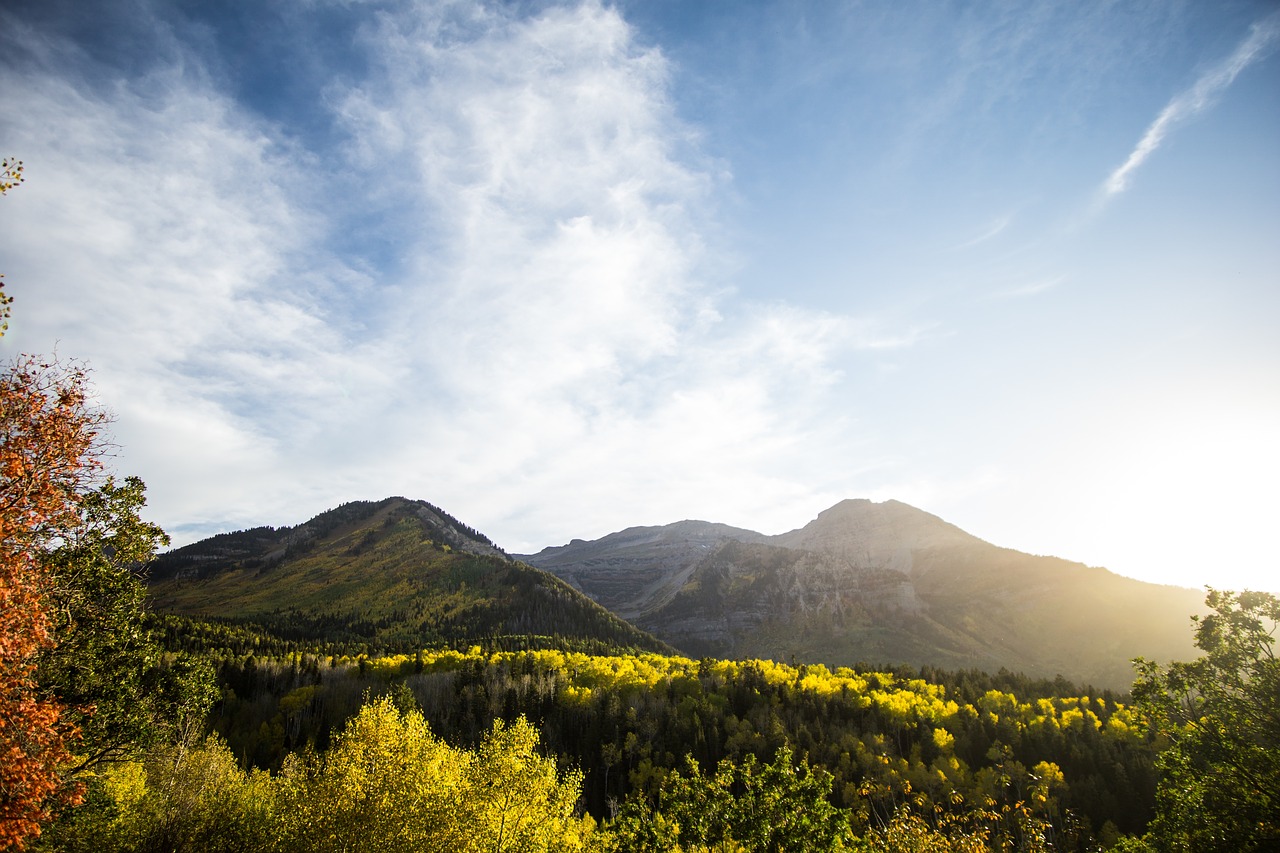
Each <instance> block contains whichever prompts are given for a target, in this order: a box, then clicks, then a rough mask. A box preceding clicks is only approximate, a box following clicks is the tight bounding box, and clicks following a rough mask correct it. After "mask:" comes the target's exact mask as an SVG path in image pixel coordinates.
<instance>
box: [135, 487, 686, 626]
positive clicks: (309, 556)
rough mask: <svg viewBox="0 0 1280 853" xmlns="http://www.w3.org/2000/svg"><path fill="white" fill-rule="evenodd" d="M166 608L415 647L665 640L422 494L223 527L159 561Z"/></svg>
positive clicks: (154, 580)
mask: <svg viewBox="0 0 1280 853" xmlns="http://www.w3.org/2000/svg"><path fill="white" fill-rule="evenodd" d="M148 575H149V577H148V586H149V590H150V594H151V598H152V603H153V607H154V609H155V610H156V611H157V612H160V613H173V614H178V615H182V616H191V617H198V618H221V619H233V620H236V621H245V622H251V623H254V624H257V625H261V626H263V627H264V628H266V629H267V630H269V631H271V632H272V633H274V634H276V635H277V636H281V637H285V638H288V639H297V640H307V641H317V642H325V641H329V642H348V643H350V642H357V643H359V642H364V643H368V644H370V645H376V646H380V647H382V648H398V649H414V648H422V647H423V646H426V645H432V644H439V643H461V642H466V641H469V640H475V641H483V640H486V639H492V638H494V637H496V636H501V635H539V636H552V635H554V636H557V637H560V638H563V639H565V640H566V641H567V642H569V643H574V642H593V643H604V644H609V645H614V646H617V647H619V648H638V649H645V650H652V651H661V650H664V649H666V646H665V645H664V644H662V643H660V642H658V641H657V640H655V639H654V638H653V637H651V636H649V635H647V634H645V633H643V632H641V631H639V630H637V629H635V628H634V627H633V626H631V625H629V624H627V623H626V622H624V621H622V620H621V619H618V618H617V617H616V616H614V615H613V614H612V613H609V612H608V611H607V610H605V609H604V608H603V607H601V606H600V605H598V604H596V603H595V602H593V601H591V600H590V599H589V598H587V597H586V596H584V595H582V594H581V593H579V592H577V591H575V590H573V589H572V588H571V587H569V586H568V585H567V584H565V583H564V582H563V581H561V580H559V579H558V578H556V577H554V576H553V575H550V574H548V573H546V572H544V571H542V570H540V569H535V568H533V567H531V566H528V565H524V564H522V563H519V562H516V561H514V560H511V559H510V558H508V557H507V556H506V555H504V554H502V552H501V551H500V550H499V549H498V548H496V547H495V546H494V545H493V544H492V543H491V542H489V540H488V539H486V538H485V537H484V536H483V535H481V534H480V533H478V532H476V531H474V530H472V529H471V528H469V527H467V526H466V525H463V524H462V523H461V522H458V521H457V520H456V519H454V518H452V517H451V516H449V515H448V514H447V513H445V512H443V511H442V510H440V509H438V508H436V507H433V506H431V505H430V504H427V503H424V502H421V501H409V500H406V499H404V498H398V497H397V498H388V499H386V500H383V501H380V502H377V503H370V502H357V503H350V504H344V505H343V506H341V507H338V508H337V509H334V510H330V511H329V512H326V513H323V514H321V515H319V516H317V517H316V518H314V519H312V520H311V521H308V522H306V523H305V524H301V525H298V526H297V527H286V528H279V529H273V528H268V527H261V528H255V529H253V530H245V531H240V532H237V533H228V534H222V535H219V536H214V537H212V538H210V539H206V540H204V541H201V542H197V543H195V544H192V545H188V546H186V547H185V548H179V549H176V550H174V551H171V552H169V553H167V554H163V555H161V556H160V557H158V558H157V559H156V560H155V561H154V562H153V563H152V564H151V566H150V567H149V572H148Z"/></svg>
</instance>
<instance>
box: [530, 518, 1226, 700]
mask: <svg viewBox="0 0 1280 853" xmlns="http://www.w3.org/2000/svg"><path fill="white" fill-rule="evenodd" d="M521 559H524V560H525V561H527V562H529V563H530V564H532V565H535V566H539V567H542V568H546V569H547V570H548V571H551V572H553V573H555V574H557V575H560V576H561V577H563V578H565V580H567V581H568V582H569V583H571V584H573V585H574V586H575V587H576V588H578V589H581V590H582V591H584V592H585V593H587V594H588V595H590V596H591V597H592V598H595V599H596V600H597V601H599V602H600V603H602V604H604V605H605V606H607V607H609V608H610V609H613V610H615V612H618V613H620V614H623V615H625V616H627V617H628V618H629V619H631V620H632V621H634V622H635V624H637V625H638V626H640V627H642V628H644V629H645V630H648V631H651V632H652V633H653V634H655V635H656V636H658V637H659V638H661V639H663V640H665V641H666V642H668V643H670V644H672V645H673V646H676V647H677V648H679V649H681V650H682V651H684V652H686V653H687V654H690V655H694V656H701V655H714V656H724V657H767V658H773V659H777V660H783V661H790V660H795V661H797V662H822V663H827V664H831V665H849V664H853V663H856V662H870V663H890V664H911V665H932V666H939V667H944V668H949V669H957V668H978V669H983V670H987V671H992V672H994V671H997V670H999V669H1001V668H1007V669H1009V670H1012V671H1021V672H1025V673H1027V674H1029V675H1034V676H1040V677H1049V678H1052V677H1054V676H1056V675H1063V676H1066V677H1067V678H1070V679H1072V680H1075V681H1079V682H1082V683H1092V684H1095V685H1099V686H1104V687H1111V688H1116V689H1125V688H1127V687H1128V686H1129V684H1130V683H1131V682H1132V680H1133V670H1132V666H1131V664H1130V659H1131V658H1133V657H1135V656H1138V655H1142V656H1146V657H1152V658H1155V659H1158V660H1168V659H1173V658H1186V657H1187V656H1189V655H1194V647H1193V645H1192V642H1191V638H1190V637H1191V632H1190V631H1189V617H1190V615H1191V614H1193V613H1198V612H1200V611H1201V609H1202V607H1203V594H1202V593H1201V592H1200V591H1197V590H1189V589H1181V588H1177V587H1168V586H1160V585H1156V584H1149V583H1143V582H1141V581H1137V580H1132V579H1129V578H1124V577H1121V576H1119V575H1116V574H1113V573H1111V572H1108V571H1106V570H1105V569H1099V568H1090V567H1088V566H1084V565H1082V564H1080V563H1073V562H1069V561H1067V560H1061V559H1058V558H1055V557H1039V556H1032V555H1029V554H1023V553H1020V552H1018V551H1013V550H1010V549H1007V548H1000V547H997V546H995V545H992V544H990V543H988V542H984V541H983V540H981V539H979V538H977V537H975V536H972V535H970V534H969V533H966V532H965V531H963V530H961V529H960V528H958V527H956V526H954V525H952V524H949V523H948V522H946V521H943V520H942V519H940V518H938V517H937V516H934V515H931V514H930V513H927V512H924V511H923V510H919V509H916V508H915V507H912V506H909V505H907V504H904V503H901V502H899V501H885V502H883V503H875V502H872V501H868V500H846V501H841V502H840V503H838V504H836V505H835V506H833V507H831V508H830V509H828V510H826V511H824V512H822V513H821V514H819V516H818V517H817V518H816V519H814V520H813V521H811V522H809V523H808V524H806V525H805V526H804V527H801V528H799V529H797V530H792V531H790V532H787V533H783V534H780V535H777V536H764V535H762V534H759V533H755V532H753V531H747V530H742V529H740V528H733V527H728V526H726V525H717V524H711V523H709V522H698V521H683V522H677V523H676V524H672V525H667V526H665V527H648V528H630V529H628V530H625V531H622V532H620V533H615V534H610V535H609V536H605V537H602V538H601V539H598V540H595V541H592V542H585V541H582V540H575V541H574V542H571V543H570V544H568V545H565V546H561V547H559V548H547V549H544V550H543V551H541V552H539V553H538V554H530V555H524V556H522V557H521Z"/></svg>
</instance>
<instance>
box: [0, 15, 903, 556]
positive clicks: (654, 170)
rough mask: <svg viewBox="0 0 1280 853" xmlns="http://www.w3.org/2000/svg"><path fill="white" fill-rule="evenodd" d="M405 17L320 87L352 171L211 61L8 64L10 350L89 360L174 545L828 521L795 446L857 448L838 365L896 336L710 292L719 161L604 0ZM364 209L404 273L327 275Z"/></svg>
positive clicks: (518, 541) (518, 542) (537, 539)
mask: <svg viewBox="0 0 1280 853" xmlns="http://www.w3.org/2000/svg"><path fill="white" fill-rule="evenodd" d="M406 8H407V10H406V11H400V12H396V13H394V14H392V13H388V14H385V15H383V16H381V17H380V18H379V19H378V21H379V23H378V25H377V27H376V28H373V29H370V30H369V31H368V32H366V33H364V34H363V36H362V38H363V39H364V44H365V46H366V48H367V50H368V51H369V53H370V58H371V59H372V63H371V64H372V67H373V69H374V70H373V71H372V72H371V73H370V75H369V76H368V77H367V78H365V79H363V80H360V81H358V83H357V84H356V85H351V86H347V87H346V88H343V87H341V86H338V85H336V84H335V85H334V86H332V87H331V88H330V89H329V91H328V93H327V97H328V98H329V99H330V103H331V104H332V105H333V107H334V109H335V110H336V111H337V113H338V115H339V116H340V119H341V121H342V123H343V124H342V126H343V127H344V128H345V130H346V132H347V133H348V142H347V143H346V151H345V156H344V158H342V159H341V163H340V167H336V168H335V167H333V166H332V165H329V161H327V160H326V158H325V157H324V156H322V155H321V153H320V152H317V151H315V150H308V149H306V148H304V147H303V145H305V143H306V141H305V140H303V141H301V142H292V143H286V142H284V141H283V140H282V137H281V136H280V134H279V132H278V131H277V130H276V129H274V128H272V127H271V126H269V125H267V124H265V123H263V122H262V121H261V120H259V119H257V118H255V117H254V116H252V115H251V114H250V113H248V112H247V111H245V110H243V109H242V108H240V107H239V106H238V105H237V104H236V103H234V102H233V101H232V100H230V99H229V98H228V97H227V96H226V95H224V94H223V93H220V92H219V91H217V90H215V89H214V88H212V87H211V85H210V84H208V83H207V82H205V80H204V78H203V76H202V75H200V74H199V73H198V69H196V71H195V72H193V69H192V63H194V60H193V59H192V58H191V57H186V58H185V59H183V60H182V61H181V64H182V65H183V67H182V68H177V67H175V68H173V69H170V70H169V71H159V72H156V73H155V74H153V75H152V76H151V77H150V78H148V79H147V80H146V81H136V80H134V81H122V82H120V83H119V84H117V85H95V86H92V87H90V86H88V85H84V84H83V83H78V82H77V81H76V78H74V77H72V76H70V75H67V74H64V73H61V72H60V70H59V69H60V68H65V67H69V65H58V64H57V63H51V64H48V65H46V66H45V67H44V69H43V70H40V71H33V72H29V73H25V74H20V73H19V72H17V71H14V70H8V71H5V72H3V73H4V74H5V79H4V80H3V81H0V82H2V83H3V85H5V86H6V91H9V92H11V93H13V94H14V97H12V98H11V99H10V110H9V112H8V117H7V119H6V120H5V126H4V130H5V134H6V139H7V144H9V145H11V146H13V148H14V150H15V151H19V150H20V151H22V152H23V153H24V155H25V156H26V159H27V161H28V166H29V175H30V177H29V181H28V184H27V185H26V186H24V187H23V188H22V189H21V191H20V194H17V193H15V194H14V195H13V196H12V197H11V198H8V199H6V200H5V204H4V206H3V210H0V215H3V216H5V227H4V229H3V234H2V235H0V242H2V243H3V251H4V253H5V257H6V258H7V259H8V260H6V268H7V271H8V272H9V280H10V281H11V282H12V289H13V291H14V292H15V293H16V294H17V295H18V299H19V301H18V302H17V303H15V318H16V319H15V323H14V331H13V334H12V336H11V337H9V338H6V339H5V341H6V343H7V344H12V345H16V346H21V347H23V348H26V349H48V348H50V347H51V346H52V344H53V342H54V341H56V340H61V341H62V342H63V344H62V347H63V349H64V350H65V351H67V353H68V354H74V355H77V356H84V357H86V358H88V359H89V360H90V361H91V363H92V365H93V366H94V368H95V370H96V373H97V378H98V381H99V383H100V385H101V388H102V393H103V396H104V398H106V399H107V400H108V401H109V402H111V403H112V404H113V406H114V408H115V409H116V410H117V412H118V413H119V429H118V435H117V438H118V440H119V442H120V443H121V444H122V445H123V446H124V453H123V455H122V458H121V459H120V465H121V467H122V469H124V470H126V471H128V472H130V473H134V472H136V473H139V474H141V475H142V476H143V477H144V479H146V480H147V481H148V483H149V484H150V487H151V493H152V502H151V503H152V507H153V509H154V510H155V515H156V517H157V518H158V520H160V521H161V522H162V523H164V524H166V526H168V527H170V528H171V529H174V530H175V531H176V532H178V533H179V534H180V538H182V537H186V538H190V537H191V536H194V535H196V534H197V533H199V534H200V535H204V534H207V533H208V532H210V530H211V528H212V527H214V526H245V525H249V524H259V523H273V524H280V523H293V522H296V521H299V520H301V519H303V518H305V517H307V516H308V515H310V514H312V513H314V512H316V511H319V510H321V509H324V508H326V507H328V506H332V505H334V504H336V503H338V502H340V501H345V500H352V499H360V498H377V497H382V496H384V495H387V494H393V493H400V494H406V495H409V496H411V497H421V498H425V499H427V500H431V501H433V502H436V503H438V504H441V505H443V506H445V507H447V508H448V509H450V511H451V512H454V513H455V514H458V515H459V516H461V517H463V518H465V519H466V520H468V521H469V522H470V523H472V524H475V525H477V526H478V527H480V528H481V529H484V530H486V531H487V532H490V533H491V534H493V535H495V536H498V537H499V538H500V539H501V538H502V537H503V534H504V532H505V536H506V539H505V541H503V544H507V545H509V546H510V547H532V546H533V545H538V544H546V541H550V539H552V538H554V537H555V536H556V535H559V534H560V533H562V532H563V533H567V532H569V531H570V530H574V531H575V534H574V535H579V532H580V530H581V529H583V528H586V529H596V530H601V528H602V527H607V526H609V525H611V524H614V523H616V522H618V521H619V520H621V519H630V518H634V517H635V516H636V515H637V514H638V513H642V512H650V513H653V514H654V517H655V519H662V518H663V517H664V516H667V515H669V514H671V513H676V514H682V513H681V510H682V508H686V507H687V508H688V512H689V513H690V514H694V513H695V512H696V507H699V506H703V507H708V508H723V510H724V511H726V512H730V513H732V512H733V511H734V510H735V508H736V509H737V510H740V511H741V512H743V513H745V512H747V511H753V512H755V511H759V510H761V509H762V508H766V509H768V510H770V511H772V512H775V513H778V512H787V511H788V509H790V510H791V512H787V515H788V517H793V516H795V517H798V516H800V514H801V513H800V512H799V511H796V510H795V509H794V508H795V506H796V505H797V504H798V503H800V502H803V503H805V510H804V511H805V512H807V511H808V510H809V509H810V508H811V507H810V506H809V504H810V503H811V498H810V497H809V496H810V495H811V494H812V489H811V488H810V487H808V486H803V485H798V484H802V483H805V482H806V481H809V482H821V481H822V480H823V478H824V477H825V476H827V472H828V470H829V469H830V467H831V466H830V464H829V463H828V462H826V461H825V460H824V461H822V462H816V461H815V462H812V463H809V462H804V461H802V459H807V458H809V457H811V456H812V453H811V450H812V446H813V445H814V444H815V443H825V444H836V443H839V442H842V441H843V442H847V441H848V435H847V432H845V433H844V434H843V435H842V431H843V430H844V428H845V427H847V424H844V423H843V422H841V421H839V420H837V419H830V420H828V421H826V422H823V423H822V424H821V426H819V427H817V428H815V427H812V426H808V425H807V423H808V421H809V418H810V417H811V416H812V415H813V414H814V413H815V412H816V411H818V410H820V409H822V408H823V407H824V406H825V405H826V404H825V402H824V397H823V394H824V393H825V391H826V389H829V388H830V387H831V386H832V383H833V382H835V381H836V380H837V379H838V377H839V372H838V370H837V369H836V368H835V367H834V366H833V356H834V354H836V353H838V352H841V351H844V350H849V349H856V348H859V347H875V346H881V345H883V344H884V342H885V338H884V337H883V336H882V335H880V333H879V331H878V330H877V329H874V328H872V327H870V326H868V325H867V324H857V323H854V322H852V321H850V320H849V319H847V318H839V317H833V316H829V315H825V314H820V313H814V312H810V311H805V310H801V309H799V308H795V307H792V306H786V305H755V306H751V305H747V306H732V305H729V304H727V303H726V302H725V301H724V299H723V296H722V294H717V293H716V292H715V291H713V289H712V287H711V285H710V284H709V283H708V282H707V281H706V280H704V276H705V274H706V272H707V269H708V258H707V252H706V249H705V247H704V246H703V245H702V243H701V240H700V237H699V233H700V230H701V224H702V223H705V222H706V221H707V218H708V217H710V216H713V215H714V214H713V210H712V209H711V208H712V205H711V202H712V198H713V196H714V193H715V192H716V189H717V186H716V180H717V179H715V178H713V177H711V176H712V175H714V174H718V173H719V172H721V171H722V169H721V168H720V167H719V166H718V165H717V164H715V163H713V162H711V161H710V160H708V159H707V158H706V157H705V156H704V155H702V154H700V153H699V151H698V148H697V138H696V133H695V132H694V131H693V130H692V129H691V128H689V127H687V126H685V125H683V124H682V123H681V122H680V121H679V120H678V119H677V118H676V117H675V115H674V113H673V111H672V108H671V105H670V103H669V100H668V97H667V87H668V86H669V79H668V75H669V72H668V68H667V65H666V60H665V59H664V58H663V56H662V55H661V54H660V53H659V52H658V51H656V50H654V49H651V48H646V47H642V46H639V45H637V44H636V43H635V42H634V40H633V35H632V32H631V30H630V29H629V27H628V26H627V24H626V22H625V21H623V20H622V19H621V17H620V16H619V15H618V13H617V12H616V11H614V10H612V9H607V8H605V7H603V6H601V5H600V4H598V3H593V2H588V3H585V4H583V5H580V6H575V7H571V8H558V7H557V8H551V9H548V10H546V11H544V12H542V13H540V14H538V15H536V16H534V17H531V18H519V17H516V16H515V14H514V13H511V12H509V10H508V9H507V8H506V7H494V8H488V7H484V6H473V5H470V4H444V5H441V6H438V7H431V8H425V7H418V6H414V7H406ZM143 83H145V85H143ZM324 153H325V154H326V155H327V154H328V153H329V152H324ZM364 217H382V218H381V219H373V220H363V219H362V218H364ZM351 224H356V225H358V226H359V227H360V228H361V229H362V233H377V232H379V231H382V232H384V233H385V234H386V235H388V236H387V239H388V240H389V241H391V243H392V246H393V248H392V249H391V250H390V253H391V254H395V255H396V256H397V262H396V263H394V264H390V265H387V266H386V267H384V268H381V269H379V268H376V267H370V266H369V264H370V263H371V261H370V260H369V258H371V257H375V256H376V253H373V252H371V253H366V254H363V255H360V256H359V257H356V256H352V257H350V258H347V259H345V260H344V259H343V258H339V257H335V256H334V250H332V249H331V248H330V245H331V240H330V237H331V235H332V234H333V233H334V231H335V229H338V228H340V227H344V226H346V225H351ZM36 288H38V289H39V290H38V291H37V292H33V291H35V289H36ZM899 343H903V342H901V341H900V342H899ZM639 508H643V509H639ZM707 511H708V512H711V511H713V510H711V509H708V510H707ZM602 532H603V531H602Z"/></svg>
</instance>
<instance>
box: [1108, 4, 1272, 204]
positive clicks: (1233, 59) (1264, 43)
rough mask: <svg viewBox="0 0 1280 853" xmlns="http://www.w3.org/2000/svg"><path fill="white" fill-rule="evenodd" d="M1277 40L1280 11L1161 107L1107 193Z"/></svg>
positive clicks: (1116, 190)
mask: <svg viewBox="0 0 1280 853" xmlns="http://www.w3.org/2000/svg"><path fill="white" fill-rule="evenodd" d="M1278 39H1280V13H1274V14H1272V15H1270V16H1269V17H1267V18H1265V19H1263V20H1262V21H1260V22H1258V23H1256V24H1254V25H1253V26H1252V27H1251V28H1250V31H1249V35H1248V37H1247V38H1245V40H1244V41H1243V42H1241V43H1240V45H1239V47H1237V48H1236V49H1235V51H1234V52H1233V53H1232V54H1231V55H1230V56H1229V57H1227V59H1226V60H1224V61H1223V62H1221V63H1219V64H1218V65H1216V66H1214V67H1213V68H1211V69H1209V70H1208V71H1207V72H1205V73H1204V74H1203V75H1202V76H1201V77H1200V79H1198V80H1197V81H1196V82H1195V84H1194V85H1193V86H1192V87H1191V88H1190V89H1187V90H1186V91H1185V92H1182V93H1181V94H1179V95H1178V96H1177V97H1175V98H1174V99H1173V100H1172V101H1170V102H1169V105H1168V106H1166V107H1165V108H1164V109H1163V110H1161V112H1160V115H1159V116H1157V117H1156V120H1155V121H1154V122H1152V123H1151V126H1150V127H1148V128H1147V132H1146V133H1145V134H1143V136H1142V139H1140V140H1139V141H1138V144H1137V146H1136V147H1135V148H1134V149H1133V151H1132V153H1130V154H1129V158H1128V159H1127V160H1125V162H1124V163H1123V164H1122V165H1121V166H1120V167H1119V168H1117V169H1116V170H1115V171H1114V172H1112V173H1111V175H1110V176H1109V177H1108V178H1107V180H1106V182H1105V183H1104V184H1103V191H1104V192H1105V193H1106V195H1108V196H1113V195H1116V194H1117V193H1121V192H1123V191H1124V190H1126V189H1127V188H1128V186H1129V181H1130V179H1131V178H1132V176H1133V173H1134V172H1135V171H1137V169H1138V168H1139V167H1140V166H1141V165H1142V164H1143V163H1144V162H1146V160H1147V158H1148V157H1150V156H1151V155H1152V153H1154V152H1155V150H1156V149H1157V148H1159V147H1160V144H1161V143H1162V142H1163V141H1164V138H1165V137H1166V136H1167V135H1168V134H1169V132H1170V131H1171V130H1172V129H1173V128H1175V127H1176V126H1177V125H1178V124H1180V123H1182V122H1184V121H1187V120H1188V119H1190V118H1192V117H1194V116H1196V115H1197V114H1199V113H1201V112H1203V111H1204V110H1205V109H1207V108H1208V107H1210V106H1211V105H1212V104H1213V103H1214V101H1215V99H1216V98H1217V97H1218V95H1220V94H1221V93H1222V91H1223V90H1224V89H1226V88H1227V87H1228V86H1230V85H1231V83H1232V81H1234V80H1235V79H1236V76H1237V75H1239V74H1240V72H1241V71H1243V70H1244V69H1245V68H1247V67H1249V66H1250V65H1251V64H1253V63H1254V62H1257V61H1258V60H1260V59H1262V58H1264V57H1265V56H1266V55H1267V54H1269V53H1270V52H1271V51H1272V50H1273V49H1274V48H1275V45H1276V42H1277V40H1278Z"/></svg>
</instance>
